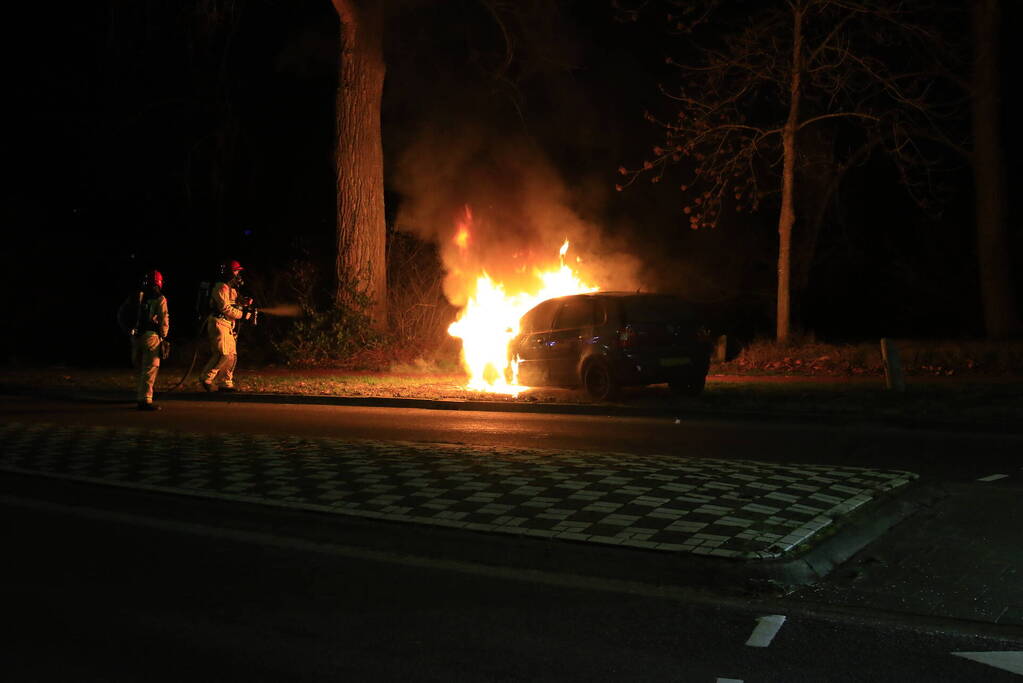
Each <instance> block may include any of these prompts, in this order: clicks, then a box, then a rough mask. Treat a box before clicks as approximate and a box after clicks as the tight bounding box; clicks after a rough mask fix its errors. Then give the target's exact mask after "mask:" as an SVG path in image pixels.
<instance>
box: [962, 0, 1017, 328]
mask: <svg viewBox="0 0 1023 683" xmlns="http://www.w3.org/2000/svg"><path fill="white" fill-rule="evenodd" d="M999 15H1000V8H999V0H975V1H974V3H973V44H974V67H973V80H974V82H973V86H974V91H973V144H974V160H973V183H974V192H975V193H976V200H975V203H976V208H975V211H976V223H977V261H978V262H977V267H978V271H979V275H980V293H981V298H982V302H983V307H984V329H985V331H986V332H987V336H988V337H989V338H991V339H1005V338H1007V337H1009V336H1011V335H1012V334H1014V333H1016V332H1018V331H1019V327H1018V326H1019V319H1018V318H1017V314H1016V303H1015V296H1014V293H1013V285H1012V273H1011V269H1010V264H1009V235H1008V230H1007V228H1006V225H1005V167H1004V166H1003V161H1002V149H1001V130H1000V125H1001V120H1000V119H1001V116H1000V111H999V108H1000V106H1001V102H1000V97H999V90H1000V88H999V80H998V79H999V73H998V47H999V45H998V44H999V40H998V32H999V30H1000V16H999Z"/></svg>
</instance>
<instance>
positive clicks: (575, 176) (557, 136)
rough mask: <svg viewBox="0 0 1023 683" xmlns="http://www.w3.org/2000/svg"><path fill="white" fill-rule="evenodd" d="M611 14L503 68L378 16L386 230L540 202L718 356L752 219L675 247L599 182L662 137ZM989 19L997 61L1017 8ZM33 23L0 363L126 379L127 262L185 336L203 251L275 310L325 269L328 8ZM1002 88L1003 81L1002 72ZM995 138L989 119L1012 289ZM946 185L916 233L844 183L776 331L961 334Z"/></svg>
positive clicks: (960, 188) (756, 327) (665, 193)
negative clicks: (292, 283)
mask: <svg viewBox="0 0 1023 683" xmlns="http://www.w3.org/2000/svg"><path fill="white" fill-rule="evenodd" d="M610 5H611V4H610V2H603V1H602V0H601V1H586V0H576V1H575V2H566V3H562V10H561V13H560V15H558V16H553V17H550V19H549V21H543V22H539V23H537V22H532V23H529V22H526V23H523V24H522V25H519V26H512V28H518V29H520V30H521V35H522V38H521V40H520V41H519V42H518V44H517V52H516V55H517V57H518V58H519V60H518V61H516V62H515V63H514V64H513V66H512V67H511V68H510V69H509V70H508V71H507V72H501V71H500V66H501V64H502V58H503V56H504V46H503V43H502V38H501V33H500V31H499V30H498V28H497V25H496V24H495V23H494V22H493V20H492V19H491V18H490V16H489V15H488V14H487V12H486V10H485V9H484V8H483V7H482V6H481V5H480V4H479V3H477V2H474V0H455V1H452V2H426V1H425V0H424V1H422V2H407V3H404V4H403V5H402V6H401V9H400V11H399V12H397V13H396V14H395V16H394V17H393V18H392V20H391V23H390V25H389V29H388V38H387V48H386V50H387V54H388V78H387V84H386V92H385V102H384V112H383V122H384V146H385V156H386V160H387V167H386V174H387V177H386V182H387V202H388V204H387V210H388V218H389V228H390V229H391V230H394V229H395V228H396V227H398V228H400V229H401V230H402V231H403V232H402V235H405V236H406V237H403V238H402V239H408V238H407V235H414V236H416V237H417V238H429V239H433V238H437V237H439V236H443V233H444V230H445V229H447V228H446V226H447V225H448V223H449V221H447V220H446V219H445V220H441V219H438V216H442V217H443V216H445V211H449V210H451V211H453V210H454V209H455V208H456V207H458V206H460V205H462V204H465V203H471V204H472V205H473V206H476V207H479V211H480V212H482V213H484V214H487V213H488V212H489V216H490V218H491V219H492V220H491V222H490V225H491V226H496V227H493V228H492V229H493V230H494V232H495V235H496V232H499V231H503V232H504V233H505V234H504V239H507V238H508V237H509V236H514V235H515V234H517V233H516V231H517V230H519V229H520V226H519V225H517V224H514V223H515V218H516V215H517V214H516V211H521V208H517V207H519V206H520V205H521V204H523V203H529V202H531V201H534V200H536V201H539V202H541V203H545V204H553V203H556V204H558V205H559V206H563V207H564V208H565V210H566V211H567V212H570V213H571V215H572V216H574V217H575V218H576V219H577V220H578V223H579V225H580V226H587V227H588V229H590V230H591V232H590V233H589V237H590V239H591V240H592V242H593V249H594V250H595V251H596V252H598V253H599V252H601V251H603V252H605V253H625V254H627V255H629V256H631V257H633V259H634V264H633V267H634V269H635V270H636V271H637V272H639V273H641V274H642V280H643V285H644V286H647V287H652V288H658V289H665V290H670V291H677V292H679V293H682V294H685V295H687V296H690V297H691V298H693V299H695V300H698V301H701V302H703V303H706V304H708V305H709V306H711V307H712V309H713V310H715V311H716V312H717V317H718V320H719V324H720V326H721V328H722V330H724V331H729V332H731V333H733V334H734V335H737V336H739V337H740V338H746V339H748V338H752V337H754V336H757V335H762V336H770V335H771V334H772V333H773V319H772V316H773V306H774V292H775V280H774V276H775V268H776V262H775V259H776V243H777V240H776V213H773V212H772V211H771V209H770V207H765V209H764V210H763V211H762V212H761V213H760V214H759V215H757V216H754V217H744V218H743V219H742V220H738V219H736V220H734V221H732V222H730V223H729V224H725V225H722V226H721V227H718V228H717V229H715V230H701V231H692V230H689V228H688V225H687V223H686V221H685V220H683V216H682V214H681V206H682V204H683V202H682V198H681V197H680V196H679V193H678V192H677V191H676V190H673V189H672V184H671V183H668V184H666V186H662V185H656V186H652V185H650V184H649V183H648V182H645V181H643V180H642V179H641V180H640V181H639V182H638V183H637V184H635V185H633V186H631V187H629V188H627V189H626V190H625V191H624V192H621V193H619V192H616V191H615V190H614V185H615V183H616V182H620V176H618V175H617V173H616V169H617V168H618V166H619V165H620V164H626V165H632V166H635V165H636V164H637V163H638V162H639V161H641V160H642V158H643V156H644V154H645V153H646V152H647V151H648V150H649V148H650V147H651V146H652V145H654V144H657V143H658V142H659V140H660V134H659V132H658V130H657V129H655V128H654V127H653V126H652V125H651V124H649V123H648V122H646V121H645V120H644V118H643V112H644V111H645V110H647V109H651V110H656V109H657V108H658V107H663V106H664V102H663V100H662V98H661V96H660V95H659V94H658V92H657V87H656V86H657V83H658V82H659V80H660V79H661V78H663V77H664V76H665V73H664V68H665V67H664V61H663V55H664V50H665V49H666V46H665V44H664V42H663V38H662V37H660V36H659V35H658V33H657V27H656V26H655V25H654V24H653V23H651V22H639V23H637V24H623V23H621V22H617V21H615V18H614V17H615V15H614V12H613V10H612V8H611V6H610ZM1004 11H1005V12H1006V16H1005V21H1004V22H1003V25H1004V26H1005V27H1006V28H1005V32H1006V35H1005V43H1006V44H1007V46H1008V47H1011V45H1012V43H1011V40H1012V39H1013V38H1014V32H1013V30H1012V29H1013V27H1015V26H1016V25H1017V24H1018V21H1017V18H1018V13H1019V12H1018V9H1017V7H1016V6H1015V4H1014V3H1004ZM217 12H219V13H220V14H219V15H218V14H216V13H217ZM31 13H32V14H26V15H24V16H22V17H20V18H19V19H18V20H17V21H13V22H12V23H11V25H10V26H9V30H10V31H12V33H14V34H16V35H15V36H13V39H12V40H11V41H9V42H8V43H7V52H8V54H7V55H5V60H4V63H5V66H6V68H5V71H6V77H5V86H6V87H5V90H6V91H7V94H8V97H7V102H8V104H7V113H8V114H9V115H10V116H9V118H8V121H9V123H8V125H7V135H6V136H5V151H4V157H5V159H6V161H7V164H6V166H7V169H8V179H7V180H6V181H5V182H4V184H3V201H2V202H0V211H2V220H3V223H4V225H5V231H4V232H5V247H4V249H3V254H4V256H3V272H4V279H5V286H4V293H5V305H4V308H5V317H6V321H5V325H4V328H5V332H4V334H3V339H2V342H0V344H2V346H0V351H2V354H3V355H2V359H4V360H6V361H8V362H30V361H41V362H47V363H57V364H62V363H64V364H90V365H91V364H96V365H101V364H111V363H127V358H126V353H125V343H124V340H123V339H122V338H121V336H120V333H119V332H118V330H117V327H116V324H115V315H114V314H115V311H116V308H117V306H118V304H119V303H120V301H121V300H122V299H124V297H125V296H126V295H127V294H128V293H129V292H130V291H131V290H132V288H133V287H134V286H135V284H136V282H137V280H138V277H139V275H140V274H141V273H142V272H143V271H145V270H147V269H149V268H153V267H156V268H159V269H160V270H162V271H163V273H164V276H165V278H166V283H167V284H166V287H165V292H166V294H167V296H168V299H169V301H170V304H171V312H172V320H173V321H174V330H173V332H172V338H175V337H177V338H184V337H188V336H189V335H192V334H194V324H193V321H192V320H191V315H190V313H191V309H192V305H193V302H194V298H195V291H196V285H197V283H198V282H199V281H200V280H202V279H207V278H209V277H211V275H212V273H213V269H214V267H215V265H216V263H217V262H219V261H221V260H223V259H224V258H236V259H238V260H240V261H242V263H243V264H244V265H245V266H246V267H247V270H248V279H249V281H250V282H251V283H253V286H254V287H255V288H256V289H257V290H258V291H259V292H261V293H262V294H263V295H264V299H266V298H270V299H274V300H272V301H264V303H265V304H268V305H269V304H274V303H288V298H289V289H288V282H287V277H288V276H287V265H288V263H289V261H291V260H292V259H295V258H301V259H305V260H307V261H309V262H311V263H317V262H318V263H320V264H327V263H330V262H332V260H333V256H332V254H331V248H332V245H333V239H334V234H333V230H334V211H335V209H334V202H335V198H334V171H333V166H332V155H333V145H334V140H333V129H334V122H333V121H334V120H333V107H334V96H335V88H336V54H337V50H338V41H337V35H338V21H337V17H336V14H335V12H334V10H333V7H332V6H331V4H330V2H328V0H289V1H284V0H240V1H238V2H233V3H232V2H213V1H209V0H200V1H197V2H180V1H179V2H174V1H172V0H166V1H163V2H155V1H151V2H116V1H110V2H100V3H77V4H73V5H71V6H66V7H61V8H60V9H59V10H58V9H55V8H49V7H45V6H41V7H36V8H35V9H34V10H31ZM214 16H220V17H221V20H219V21H213V20H212V17H214ZM1008 61H1009V60H1006V62H1005V63H1008ZM498 76H500V77H498ZM1005 80H1006V84H1007V86H1011V85H1013V83H1012V81H1011V74H1010V73H1009V72H1008V71H1007V72H1006V78H1005ZM1005 92H1011V91H1010V90H1008V88H1007V89H1006V91H1005ZM1013 123H1014V121H1013V111H1012V110H1010V109H1009V108H1008V107H1006V117H1005V120H1004V126H1003V128H1004V131H1003V133H1004V138H1005V143H1006V163H1007V164H1008V170H1009V174H1010V175H1009V179H1008V188H1009V195H1010V217H1009V219H1010V225H1011V226H1012V228H1011V232H1012V236H1013V240H1014V242H1013V245H1014V246H1013V254H1012V257H1013V260H1014V267H1015V272H1016V281H1017V284H1018V283H1019V282H1020V280H1021V278H1020V276H1019V273H1020V271H1021V269H1023V259H1021V257H1020V251H1021V249H1020V230H1019V229H1018V227H1016V226H1017V225H1018V202H1016V201H1015V198H1014V196H1013V195H1014V193H1015V191H1016V189H1017V188H1018V185H1019V183H1018V181H1019V175H1018V166H1017V164H1016V163H1015V158H1014V153H1013V150H1015V149H1016V148H1017V147H1018V144H1017V143H1018V138H1019V134H1018V132H1017V129H1016V128H1015V127H1014V125H1013ZM537 179H541V180H540V181H538V180H537ZM950 180H951V182H950V185H951V186H952V187H953V188H955V190H954V191H953V192H952V193H951V194H950V195H949V196H948V197H947V202H946V204H945V206H944V210H943V212H942V215H941V216H940V217H937V218H935V217H930V216H926V215H924V214H922V213H920V212H919V211H918V210H917V209H916V207H915V206H914V205H913V204H912V203H911V202H910V201H909V200H908V198H907V197H905V196H904V195H903V194H902V191H901V189H899V188H898V187H897V185H896V183H895V182H894V181H895V177H894V173H893V171H892V170H891V169H890V168H889V167H888V166H887V165H886V164H884V163H883V162H881V161H878V162H876V163H874V164H871V165H868V166H867V167H866V168H864V169H862V170H861V171H860V172H859V173H857V174H855V175H854V176H853V177H851V178H850V182H849V184H848V185H847V187H846V190H845V192H844V194H843V197H842V207H843V211H842V220H840V221H835V222H834V223H833V224H830V225H829V226H828V227H827V229H826V230H825V232H824V234H823V236H822V241H821V244H820V245H819V251H818V259H817V261H816V262H815V265H814V268H813V270H812V274H811V281H810V286H809V289H808V290H807V292H806V293H805V295H804V296H803V297H802V298H801V299H800V300H799V301H798V302H797V307H796V309H795V311H796V322H797V325H798V326H799V327H800V328H801V329H804V330H806V331H812V332H813V333H814V334H815V335H816V337H817V338H818V339H823V340H830V341H855V340H860V339H873V338H877V337H878V336H885V335H887V336H896V337H917V338H950V337H951V338H963V337H975V336H979V335H981V334H982V325H981V316H980V309H979V299H978V288H977V284H976V270H975V260H974V246H973V239H974V237H973V207H972V188H971V185H970V184H971V175H970V172H969V169H968V168H967V167H965V166H963V167H960V168H958V170H955V169H953V171H952V172H951V175H950ZM538 187H541V188H545V190H543V191H541V190H538V189H537V188H538ZM546 190H549V192H546ZM540 192H543V193H545V194H546V196H544V197H542V198H537V197H536V195H537V193H540ZM524 197H526V199H525V200H524V199H523V198H524ZM513 224H514V225H513ZM527 232H528V231H527ZM555 238H556V239H558V240H560V239H561V237H560V236H555ZM1019 290H1020V287H1019V286H1017V292H1019ZM1017 299H1018V300H1019V301H1023V294H1018V296H1017ZM276 324H278V325H282V326H284V325H286V324H287V323H286V322H284V321H278V322H277V323H276Z"/></svg>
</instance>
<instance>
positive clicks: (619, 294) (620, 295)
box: [548, 292, 679, 301]
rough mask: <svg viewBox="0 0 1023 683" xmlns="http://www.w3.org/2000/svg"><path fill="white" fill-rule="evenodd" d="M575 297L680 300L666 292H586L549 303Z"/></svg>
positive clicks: (675, 295)
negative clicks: (653, 297)
mask: <svg viewBox="0 0 1023 683" xmlns="http://www.w3.org/2000/svg"><path fill="white" fill-rule="evenodd" d="M574 296H594V297H596V296H604V297H609V298H616V299H620V298H624V297H627V296H670V297H674V298H679V297H678V295H677V294H666V293H664V292H586V293H583V294H566V295H564V296H558V297H553V298H552V299H548V301H552V300H553V299H570V298H572V297H574Z"/></svg>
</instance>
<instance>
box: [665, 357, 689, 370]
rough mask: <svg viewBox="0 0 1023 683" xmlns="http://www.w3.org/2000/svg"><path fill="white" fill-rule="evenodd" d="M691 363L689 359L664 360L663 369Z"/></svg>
mask: <svg viewBox="0 0 1023 683" xmlns="http://www.w3.org/2000/svg"><path fill="white" fill-rule="evenodd" d="M690 362H691V361H690V360H689V359H688V358H662V359H661V367H662V368H675V367H678V366H679V365H689V363H690Z"/></svg>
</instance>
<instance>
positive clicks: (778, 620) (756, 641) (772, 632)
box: [746, 614, 785, 647]
mask: <svg viewBox="0 0 1023 683" xmlns="http://www.w3.org/2000/svg"><path fill="white" fill-rule="evenodd" d="M784 623H785V616H784V615H782V614H769V615H767V616H766V617H757V626H756V628H754V629H753V633H751V634H750V637H749V640H747V641H746V644H747V645H749V646H750V647H767V646H768V645H770V644H771V641H772V640H774V637H775V636H776V635H778V631H780V630H781V625H782V624H784Z"/></svg>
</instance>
